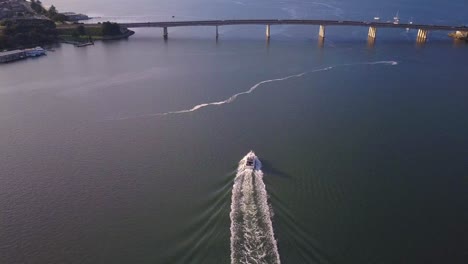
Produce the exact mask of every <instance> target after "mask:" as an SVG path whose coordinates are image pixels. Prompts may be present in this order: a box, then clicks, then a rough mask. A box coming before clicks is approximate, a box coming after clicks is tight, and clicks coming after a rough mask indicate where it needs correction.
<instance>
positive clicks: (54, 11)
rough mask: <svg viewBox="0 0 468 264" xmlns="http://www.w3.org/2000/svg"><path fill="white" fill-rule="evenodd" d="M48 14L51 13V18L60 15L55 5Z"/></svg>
mask: <svg viewBox="0 0 468 264" xmlns="http://www.w3.org/2000/svg"><path fill="white" fill-rule="evenodd" d="M48 13H49V16H51V17H52V16H55V15H57V14H58V11H57V8H55V6H54V5H52V6H50V8H49V11H48Z"/></svg>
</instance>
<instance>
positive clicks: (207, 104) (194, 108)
mask: <svg viewBox="0 0 468 264" xmlns="http://www.w3.org/2000/svg"><path fill="white" fill-rule="evenodd" d="M377 64H384V65H398V62H397V61H373V62H358V63H349V64H338V65H334V66H329V67H324V68H320V69H315V70H311V71H306V72H302V73H299V74H294V75H289V76H286V77H282V78H277V79H270V80H265V81H261V82H259V83H256V84H255V85H254V86H252V87H250V89H249V90H247V91H244V92H240V93H236V94H234V95H232V96H231V97H229V98H227V99H225V100H222V101H218V102H211V103H203V104H198V105H195V106H194V107H192V108H190V109H184V110H178V111H169V112H164V113H156V114H148V115H140V116H133V117H121V118H115V119H113V120H126V119H132V118H141V117H152V116H167V115H176V114H186V113H191V112H195V111H198V110H200V109H202V108H205V107H208V106H219V105H224V104H230V103H232V102H234V101H235V100H236V99H237V98H238V97H239V96H241V95H246V94H250V93H252V92H253V91H255V90H256V89H257V88H259V87H260V86H262V85H263V84H266V83H271V82H280V81H286V80H289V79H294V78H300V77H303V76H304V75H307V74H311V73H317V72H323V71H329V70H332V69H335V68H339V67H349V66H357V65H377Z"/></svg>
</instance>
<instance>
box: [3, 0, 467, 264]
mask: <svg viewBox="0 0 468 264" xmlns="http://www.w3.org/2000/svg"><path fill="white" fill-rule="evenodd" d="M44 2H47V4H49V3H50V1H44ZM54 4H55V5H56V6H57V8H58V9H59V10H64V11H67V10H72V11H77V12H85V13H88V14H91V15H95V16H100V17H101V18H99V19H100V20H114V18H115V20H117V21H146V20H171V19H172V15H175V16H176V18H175V19H198V18H200V19H209V18H214V19H217V18H222V19H229V18H250V17H265V18H270V17H272V18H276V17H278V18H293V17H294V18H330V19H334V18H343V19H372V18H373V17H374V16H375V15H379V16H381V17H382V19H383V20H387V19H391V18H392V17H393V16H394V14H395V13H396V11H398V10H400V13H399V14H400V16H401V19H402V20H401V21H402V22H404V21H405V20H407V19H409V17H413V18H414V19H413V20H414V22H415V23H418V22H425V23H429V24H431V23H433V24H435V23H444V24H454V25H458V24H467V23H468V21H467V20H466V15H465V13H466V12H465V10H466V3H465V2H464V1H451V2H450V3H444V2H436V1H429V2H428V1H412V2H411V3H407V2H404V1H396V2H395V1H392V2H386V1H377V2H376V1H372V2H371V1H365V0H354V1H346V2H344V1H319V2H310V1H300V0H299V1H263V0H256V1H242V0H241V1H237V2H236V1H214V0H204V1H197V2H193V1H177V2H175V1H147V0H138V1H132V3H131V4H128V1H120V0H119V1H115V0H114V1H107V0H105V1H90V0H85V1H83V0H81V1H59V0H56V1H54ZM220 33H221V36H220V39H219V40H218V41H217V42H216V41H215V36H214V29H213V28H209V27H207V28H204V27H201V28H178V29H170V31H169V34H170V35H169V41H167V42H165V41H164V40H163V39H162V31H161V30H160V29H138V30H137V34H136V35H135V36H133V37H132V38H130V39H129V40H127V41H117V42H99V43H96V45H95V46H93V47H87V48H75V47H73V46H69V45H63V46H60V47H57V48H56V51H55V52H50V53H49V54H48V56H47V57H42V58H37V59H28V60H24V61H19V62H15V63H13V64H8V65H1V66H0V148H1V149H2V152H1V154H0V263H230V262H231V254H232V251H231V247H230V244H231V243H230V242H231V240H230V239H231V235H232V233H231V229H230V226H231V219H230V213H231V199H232V191H233V184H234V183H235V180H236V175H237V171H236V168H237V165H236V164H237V163H238V161H239V159H241V158H242V157H243V156H244V155H245V153H246V152H247V151H249V150H250V149H253V150H255V152H256V153H257V154H258V156H259V157H260V159H261V161H262V165H263V166H262V173H263V177H262V180H263V182H264V184H265V188H266V192H267V194H268V204H269V210H270V213H271V214H273V217H272V218H271V220H272V227H273V231H274V237H275V240H276V241H277V248H278V254H279V256H280V261H281V263H466V259H468V256H467V254H466V248H467V244H468V240H467V238H468V230H467V228H466V223H467V222H468V208H467V207H468V206H467V205H466V200H467V199H468V192H466V190H467V187H468V178H467V173H466V172H467V169H468V168H467V162H466V158H467V156H468V155H467V151H466V150H467V149H468V140H467V137H466V135H467V134H468V123H467V122H466V116H467V113H468V106H467V104H466V98H467V91H466V88H465V86H466V85H465V83H466V81H465V78H464V76H465V75H466V72H467V70H468V66H466V63H465V60H464V59H463V58H466V56H467V54H468V49H467V48H468V47H467V46H466V45H465V44H463V43H456V42H453V41H452V40H450V39H447V37H446V32H433V33H431V34H430V38H429V41H428V43H427V44H426V45H425V46H422V47H421V46H417V45H415V39H416V32H415V31H413V30H410V31H409V32H406V30H404V29H403V30H394V29H388V30H387V29H385V30H384V29H382V30H379V31H378V33H377V34H378V36H377V42H376V43H375V45H374V46H369V45H368V44H367V43H366V36H367V29H365V28H327V38H326V40H325V43H324V47H323V48H321V47H320V46H319V45H318V43H317V34H318V27H313V26H310V27H307V26H275V27H272V38H271V40H270V41H269V42H266V41H265V37H264V34H265V28H264V27H261V26H258V27H257V26H239V27H237V26H235V27H221V28H220ZM253 176H255V177H257V175H252V174H251V175H250V177H251V178H252V179H253V178H255V177H253Z"/></svg>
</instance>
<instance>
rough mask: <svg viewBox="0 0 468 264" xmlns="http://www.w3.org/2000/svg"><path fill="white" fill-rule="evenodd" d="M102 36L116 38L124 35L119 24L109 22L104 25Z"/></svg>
mask: <svg viewBox="0 0 468 264" xmlns="http://www.w3.org/2000/svg"><path fill="white" fill-rule="evenodd" d="M101 27H102V34H103V35H104V36H116V35H120V34H122V32H121V31H120V26H119V24H117V23H111V22H109V21H107V22H104V23H102V25H101Z"/></svg>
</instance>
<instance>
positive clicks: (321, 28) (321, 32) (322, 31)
mask: <svg viewBox="0 0 468 264" xmlns="http://www.w3.org/2000/svg"><path fill="white" fill-rule="evenodd" d="M319 37H321V38H325V26H324V25H320V29H319Z"/></svg>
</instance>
